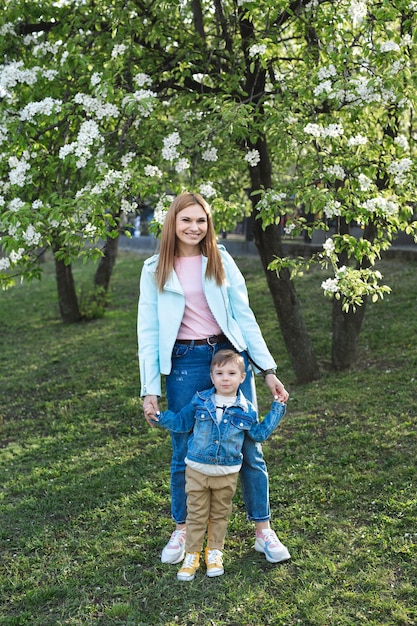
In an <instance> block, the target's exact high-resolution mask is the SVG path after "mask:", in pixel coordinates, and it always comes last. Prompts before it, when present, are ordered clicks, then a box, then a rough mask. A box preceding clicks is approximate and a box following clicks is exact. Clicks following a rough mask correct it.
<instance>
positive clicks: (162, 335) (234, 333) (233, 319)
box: [138, 245, 276, 396]
mask: <svg viewBox="0 0 417 626" xmlns="http://www.w3.org/2000/svg"><path fill="white" fill-rule="evenodd" d="M218 248H219V250H220V254H221V256H222V260H223V264H224V268H225V274H226V280H225V282H224V284H223V285H222V286H219V285H217V283H216V281H215V280H214V279H208V278H206V276H205V272H206V267H207V257H204V256H203V262H202V284H203V291H204V295H205V297H206V300H207V303H208V305H209V307H210V310H211V312H212V313H213V315H214V317H215V319H216V321H217V323H218V325H219V326H220V328H221V330H222V332H223V333H224V334H225V335H226V337H227V338H228V340H229V341H230V343H231V344H232V345H233V346H234V347H235V348H236V350H237V351H238V352H243V351H245V350H247V351H248V353H249V355H250V357H251V358H252V359H253V361H254V362H255V363H256V364H257V365H258V366H259V368H262V370H269V369H275V368H276V363H275V361H274V359H273V357H272V355H271V353H270V352H269V350H268V348H267V346H266V343H265V340H264V339H263V337H262V333H261V330H260V328H259V325H258V323H257V321H256V319H255V316H254V314H253V312H252V309H251V308H250V306H249V298H248V292H247V289H246V284H245V279H244V278H243V276H242V274H241V272H240V270H239V268H238V267H237V265H236V263H235V262H234V260H233V258H232V257H231V255H230V254H229V253H228V252H227V250H226V249H225V247H224V246H222V245H218ZM158 258H159V255H157V254H155V255H153V256H152V257H150V258H149V259H146V261H145V263H144V265H143V269H142V274H141V278H140V297H139V307H138V341H139V367H140V379H141V396H145V395H155V396H160V395H161V374H165V375H167V374H169V373H170V372H171V367H172V362H171V355H172V349H173V347H174V344H175V341H176V339H177V335H178V331H179V328H180V325H181V321H182V318H183V315H184V309H185V296H184V293H183V290H182V288H181V285H180V282H179V280H178V276H177V275H176V273H175V271H174V270H173V271H172V273H171V275H170V276H169V278H168V280H167V282H166V283H165V285H164V289H163V290H162V291H159V289H158V287H157V285H156V281H155V270H156V268H157V265H158Z"/></svg>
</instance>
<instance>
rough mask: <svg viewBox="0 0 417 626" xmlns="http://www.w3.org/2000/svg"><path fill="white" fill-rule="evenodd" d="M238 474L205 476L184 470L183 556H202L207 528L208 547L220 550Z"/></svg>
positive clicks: (188, 469) (189, 469)
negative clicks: (184, 518) (185, 536)
mask: <svg viewBox="0 0 417 626" xmlns="http://www.w3.org/2000/svg"><path fill="white" fill-rule="evenodd" d="M238 476H239V472H235V473H233V474H226V475H225V476H206V475H205V474H202V473H201V472H196V471H195V470H194V469H192V468H191V467H188V465H187V467H186V469H185V493H186V494H187V521H186V524H187V538H186V542H185V551H186V552H201V550H202V549H203V541H204V535H205V533H206V528H207V525H208V538H207V547H208V548H210V550H223V548H224V540H225V537H226V531H227V520H228V518H229V516H230V514H231V512H232V499H233V496H234V494H235V491H236V486H237V480H238Z"/></svg>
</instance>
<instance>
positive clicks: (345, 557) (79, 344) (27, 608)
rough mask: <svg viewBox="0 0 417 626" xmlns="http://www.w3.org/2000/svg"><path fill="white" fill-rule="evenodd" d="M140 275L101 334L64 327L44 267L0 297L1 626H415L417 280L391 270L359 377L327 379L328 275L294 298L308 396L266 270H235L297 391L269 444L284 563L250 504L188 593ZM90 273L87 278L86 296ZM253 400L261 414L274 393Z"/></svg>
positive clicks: (124, 287)
mask: <svg viewBox="0 0 417 626" xmlns="http://www.w3.org/2000/svg"><path fill="white" fill-rule="evenodd" d="M142 261H143V259H141V258H140V257H138V256H137V255H135V254H132V253H128V252H124V253H121V254H120V256H119V258H118V261H117V264H116V268H115V271H114V278H113V281H112V289H111V300H110V304H109V308H108V311H107V313H106V315H105V317H104V318H102V319H97V320H95V321H91V322H88V323H82V324H79V325H63V324H62V323H61V322H60V319H59V315H58V306H57V297H56V293H55V279H54V272H53V267H52V264H51V262H50V261H47V262H46V263H45V272H44V278H43V279H42V281H41V282H34V283H31V284H29V285H19V286H17V287H16V288H13V289H12V290H9V291H7V292H3V293H2V294H1V295H0V298H1V300H0V315H1V320H2V324H1V330H0V333H1V335H0V336H1V351H0V381H1V383H0V385H1V386H0V428H1V446H0V484H1V491H0V553H1V561H0V625H1V626H4V625H7V626H18V625H19V626H20V625H30V626H58V625H59V626H60V625H64V624H65V625H73V626H75V625H77V626H81V625H86V626H87V625H93V624H94V625H97V626H110V625H130V626H152V625H164V626H174V625H175V626H225V625H228V626H265V625H274V626H296V625H301V626H353V625H361V626H382V625H387V626H410V625H412V624H417V608H416V607H417V589H416V588H417V566H416V563H417V495H416V491H417V490H416V468H415V465H416V456H417V437H416V422H417V393H416V374H417V341H416V337H417V315H416V313H417V290H416V278H415V273H416V264H415V261H414V262H413V261H410V260H390V261H384V262H383V263H382V264H381V267H380V269H381V271H382V273H383V275H384V277H385V280H386V282H387V283H389V284H390V285H391V286H392V293H391V294H390V295H389V296H388V297H386V298H385V300H384V301H383V302H379V303H375V304H372V305H370V306H368V309H367V314H366V319H365V324H364V328H363V332H362V336H361V339H360V345H359V355H358V361H357V363H356V365H355V367H353V368H352V369H351V370H350V371H347V372H344V373H341V374H335V373H333V372H332V371H331V369H330V367H329V360H330V359H329V354H330V345H331V318H330V314H331V304H330V301H328V300H324V299H323V296H322V295H321V292H320V283H321V281H322V279H323V275H322V274H321V273H320V271H316V272H313V274H309V275H308V276H305V277H303V278H300V279H298V281H297V292H298V294H299V297H300V299H301V301H302V303H303V308H304V313H305V318H306V321H307V326H308V328H309V330H310V332H311V336H312V340H313V344H314V346H315V349H316V350H317V354H318V358H319V362H320V366H321V370H322V378H321V380H319V381H316V382H314V383H311V384H309V385H305V386H298V385H297V384H296V382H295V378H294V374H293V372H292V370H291V367H290V364H289V359H288V356H287V355H286V353H285V349H284V346H283V342H282V338H281V335H280V332H279V328H278V325H277V321H276V318H275V314H274V311H273V309H272V305H271V299H270V296H269V294H268V291H267V288H266V283H265V279H264V277H263V274H262V271H261V269H260V265H259V260H258V259H253V258H252V259H250V258H247V259H238V263H239V265H240V267H241V269H242V271H243V273H244V274H245V276H246V278H247V283H248V289H249V293H250V297H251V303H252V307H253V309H254V310H255V313H256V315H257V317H258V320H259V322H260V325H261V327H262V329H263V331H264V335H265V338H266V340H267V343H268V345H269V346H270V348H271V351H272V352H273V354H274V356H275V357H276V359H277V361H278V362H279V375H280V377H281V378H282V380H283V381H284V382H285V384H286V386H287V388H288V389H289V390H290V401H289V404H288V411H287V415H286V416H285V418H284V420H283V422H282V423H281V425H280V427H279V428H278V430H277V431H276V432H275V433H274V435H273V436H272V437H271V439H270V440H269V441H268V442H267V443H266V444H264V453H265V457H266V460H267V464H268V468H269V473H270V488H271V508H272V512H273V526H274V528H275V530H276V531H277V533H278V535H279V536H280V538H281V539H282V540H283V541H284V542H285V544H286V545H287V546H288V548H289V550H290V552H291V554H292V557H293V558H292V560H291V561H290V562H288V563H285V564H282V565H278V566H276V565H271V564H269V563H267V562H266V560H265V559H264V557H263V555H261V554H258V553H257V552H255V551H254V550H253V540H254V530H253V526H252V525H251V524H250V523H249V522H248V521H247V520H246V517H245V511H244V506H243V502H242V498H241V494H240V492H239V491H238V493H237V495H236V497H235V500H234V509H233V514H232V518H231V520H230V524H229V533H228V537H227V543H226V548H225V574H224V576H222V577H219V578H215V579H208V578H207V577H206V576H205V574H204V568H202V569H201V570H199V571H198V573H197V576H196V579H195V580H194V581H193V582H191V583H181V582H178V581H177V580H176V572H177V566H169V565H163V564H162V563H161V562H160V560H159V554H160V550H161V548H162V547H163V545H164V543H165V541H166V540H167V538H168V536H169V534H170V533H171V531H172V529H173V526H172V521H171V519H170V506H169V459H170V442H169V436H168V434H167V433H166V432H165V431H164V430H162V429H160V430H159V429H150V428H149V427H148V426H147V425H146V422H145V420H144V418H143V415H142V411H141V402H140V399H139V397H138V392H139V377H138V366H137V355H136V306H137V297H138V287H139V275H140V269H141V264H142ZM93 272H94V267H92V266H89V265H88V264H87V265H83V264H77V265H76V266H75V278H76V282H77V285H79V288H80V289H83V290H88V289H89V286H90V284H91V281H92V275H93ZM258 392H259V398H260V407H261V409H262V411H263V412H264V411H266V410H267V407H268V403H269V397H268V395H267V392H266V388H265V386H264V383H263V382H262V380H259V384H258Z"/></svg>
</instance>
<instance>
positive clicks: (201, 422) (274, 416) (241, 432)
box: [157, 387, 286, 471]
mask: <svg viewBox="0 0 417 626" xmlns="http://www.w3.org/2000/svg"><path fill="white" fill-rule="evenodd" d="M214 393H215V389H214V387H213V388H212V389H206V390H205V391H197V393H196V394H194V396H193V399H192V400H191V402H190V403H189V404H187V406H185V407H184V408H183V409H181V411H180V412H179V413H174V412H173V411H162V412H161V413H160V414H159V415H158V418H159V421H158V422H157V423H158V425H159V426H163V427H164V428H168V429H169V430H170V431H172V432H176V433H187V432H190V431H192V432H191V435H190V437H189V440H188V450H187V459H189V460H190V461H194V462H196V463H204V464H206V465H213V464H217V465H229V466H230V465H236V466H237V467H236V471H239V467H240V465H241V463H242V458H243V456H242V446H243V441H244V439H245V434H247V435H248V436H249V437H251V439H253V440H254V441H259V442H262V441H265V440H266V439H267V438H268V437H269V436H270V434H271V433H272V432H273V431H274V430H275V428H276V427H277V426H278V424H279V422H280V421H281V419H282V417H283V416H284V415H285V411H286V405H285V404H283V403H282V402H279V401H277V400H275V401H274V402H273V403H272V406H271V410H270V411H269V412H268V413H267V414H266V415H265V417H264V419H263V420H262V422H260V421H259V419H258V415H257V412H256V410H255V407H254V406H253V404H252V403H251V402H249V400H247V399H246V398H245V396H244V395H243V393H242V392H241V391H240V390H239V392H238V395H237V397H236V402H235V403H234V404H233V405H231V406H228V407H226V408H225V410H224V413H223V418H222V419H221V420H220V422H218V421H217V417H216V406H215V403H214Z"/></svg>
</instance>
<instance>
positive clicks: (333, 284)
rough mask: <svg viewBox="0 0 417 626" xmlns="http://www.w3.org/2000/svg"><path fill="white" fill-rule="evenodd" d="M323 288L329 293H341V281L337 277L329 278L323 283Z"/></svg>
mask: <svg viewBox="0 0 417 626" xmlns="http://www.w3.org/2000/svg"><path fill="white" fill-rule="evenodd" d="M321 288H322V289H323V291H326V292H327V293H337V292H338V291H339V279H338V278H337V277H335V278H327V279H326V280H324V281H323V282H322V283H321Z"/></svg>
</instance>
